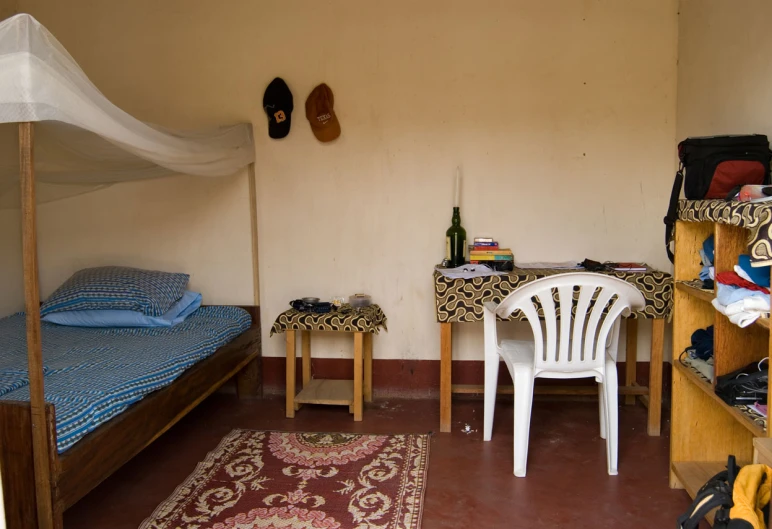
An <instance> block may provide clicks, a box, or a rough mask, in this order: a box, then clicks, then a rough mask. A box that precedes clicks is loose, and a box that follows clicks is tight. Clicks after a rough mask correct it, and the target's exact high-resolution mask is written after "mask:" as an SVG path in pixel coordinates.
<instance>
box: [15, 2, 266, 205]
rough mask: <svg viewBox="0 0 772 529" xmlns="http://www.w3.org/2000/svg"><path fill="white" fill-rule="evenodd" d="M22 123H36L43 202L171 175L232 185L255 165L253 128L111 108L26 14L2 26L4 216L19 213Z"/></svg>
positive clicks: (37, 165) (37, 167) (37, 174)
mask: <svg viewBox="0 0 772 529" xmlns="http://www.w3.org/2000/svg"><path fill="white" fill-rule="evenodd" d="M23 121H33V122H36V124H35V177H36V181H37V184H38V189H37V195H38V201H39V202H47V201H51V200H56V199H58V198H64V197H68V196H72V195H76V194H79V193H83V192H87V191H91V190H94V189H98V188H99V187H102V186H107V185H111V184H115V183H119V182H126V181H131V180H139V179H147V178H157V177H161V176H167V175H171V174H180V173H182V174H189V175H198V176H210V177H214V176H227V175H230V174H233V173H235V172H236V171H238V170H239V169H241V168H243V167H245V166H246V165H248V164H250V163H251V162H253V161H254V145H253V142H252V126H251V125H250V124H245V123H242V124H237V125H231V126H224V127H217V128H212V129H207V130H197V131H179V130H169V129H165V128H162V127H159V126H157V125H152V124H149V123H145V122H142V121H139V120H138V119H136V118H134V117H132V116H130V115H129V114H127V113H126V112H124V111H123V110H121V109H120V108H118V107H117V106H115V105H113V104H112V103H111V102H110V101H109V100H108V99H107V98H106V97H105V96H104V95H102V93H101V92H100V91H99V90H98V89H97V88H96V87H95V86H94V85H93V84H92V83H91V81H89V79H88V77H86V75H85V74H84V73H83V70H81V69H80V67H79V66H78V64H77V63H76V62H75V61H74V60H73V58H72V57H71V56H70V55H69V53H67V50H65V49H64V47H62V45H61V44H60V43H59V41H57V40H56V38H55V37H54V36H53V35H52V34H51V33H50V32H49V31H48V30H47V29H46V28H45V27H43V26H42V25H41V24H40V23H39V22H38V21H37V20H35V18H33V17H32V16H30V15H27V14H19V15H16V16H14V17H11V18H9V19H7V20H5V21H3V22H2V23H0V208H8V207H14V206H15V205H16V204H18V181H19V163H18V151H17V148H18V140H17V130H18V128H17V126H16V125H15V123H17V122H23Z"/></svg>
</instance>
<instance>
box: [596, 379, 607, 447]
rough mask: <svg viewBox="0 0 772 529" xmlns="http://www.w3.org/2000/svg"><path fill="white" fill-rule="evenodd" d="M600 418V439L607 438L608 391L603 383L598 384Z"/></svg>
mask: <svg viewBox="0 0 772 529" xmlns="http://www.w3.org/2000/svg"><path fill="white" fill-rule="evenodd" d="M598 416H599V417H600V438H601V439H605V438H606V432H607V429H606V422H607V420H608V419H607V417H606V390H605V388H604V384H603V382H599V383H598Z"/></svg>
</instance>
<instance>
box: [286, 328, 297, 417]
mask: <svg viewBox="0 0 772 529" xmlns="http://www.w3.org/2000/svg"><path fill="white" fill-rule="evenodd" d="M286 338H287V370H286V371H287V389H286V391H287V395H286V397H285V398H286V405H287V418H289V419H293V418H294V417H295V331H287V337H286Z"/></svg>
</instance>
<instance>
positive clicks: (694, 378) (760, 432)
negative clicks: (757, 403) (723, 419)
mask: <svg viewBox="0 0 772 529" xmlns="http://www.w3.org/2000/svg"><path fill="white" fill-rule="evenodd" d="M673 367H674V368H675V369H677V370H678V371H679V372H680V373H681V374H683V375H684V376H685V377H686V378H687V379H688V380H689V381H690V382H691V383H692V384H694V385H695V386H697V387H699V388H700V389H702V390H703V391H704V392H705V393H706V394H707V395H709V396H710V397H711V398H712V399H713V400H715V401H716V403H717V404H718V405H719V406H721V407H722V408H724V409H725V410H726V411H727V412H728V413H729V414H730V415H732V416H733V417H734V418H735V420H737V422H739V423H740V424H742V425H743V426H744V427H745V428H746V429H747V430H748V431H749V432H751V433H752V434H753V435H754V436H756V437H766V436H767V434H766V432H765V430H764V428H763V427H762V426H759V425H758V424H756V423H755V422H754V421H753V419H751V418H750V417H749V416H747V415H745V414H744V413H743V412H742V411H740V410H739V409H738V408H735V407H734V406H730V405H729V404H727V403H726V402H724V401H723V400H721V398H720V397H719V396H718V395H716V392H715V391H714V390H713V386H712V385H711V384H709V383H708V382H706V381H704V380H703V379H701V378H700V377H699V376H698V375H697V373H695V372H694V371H692V370H691V369H689V368H688V367H686V366H684V365H683V364H681V362H673Z"/></svg>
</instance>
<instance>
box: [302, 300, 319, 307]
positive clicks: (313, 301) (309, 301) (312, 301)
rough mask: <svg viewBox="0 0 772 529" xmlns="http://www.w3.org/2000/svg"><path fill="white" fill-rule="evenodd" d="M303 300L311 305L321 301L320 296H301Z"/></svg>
mask: <svg viewBox="0 0 772 529" xmlns="http://www.w3.org/2000/svg"><path fill="white" fill-rule="evenodd" d="M300 299H302V300H303V303H308V304H309V305H313V304H314V303H319V298H300Z"/></svg>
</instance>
